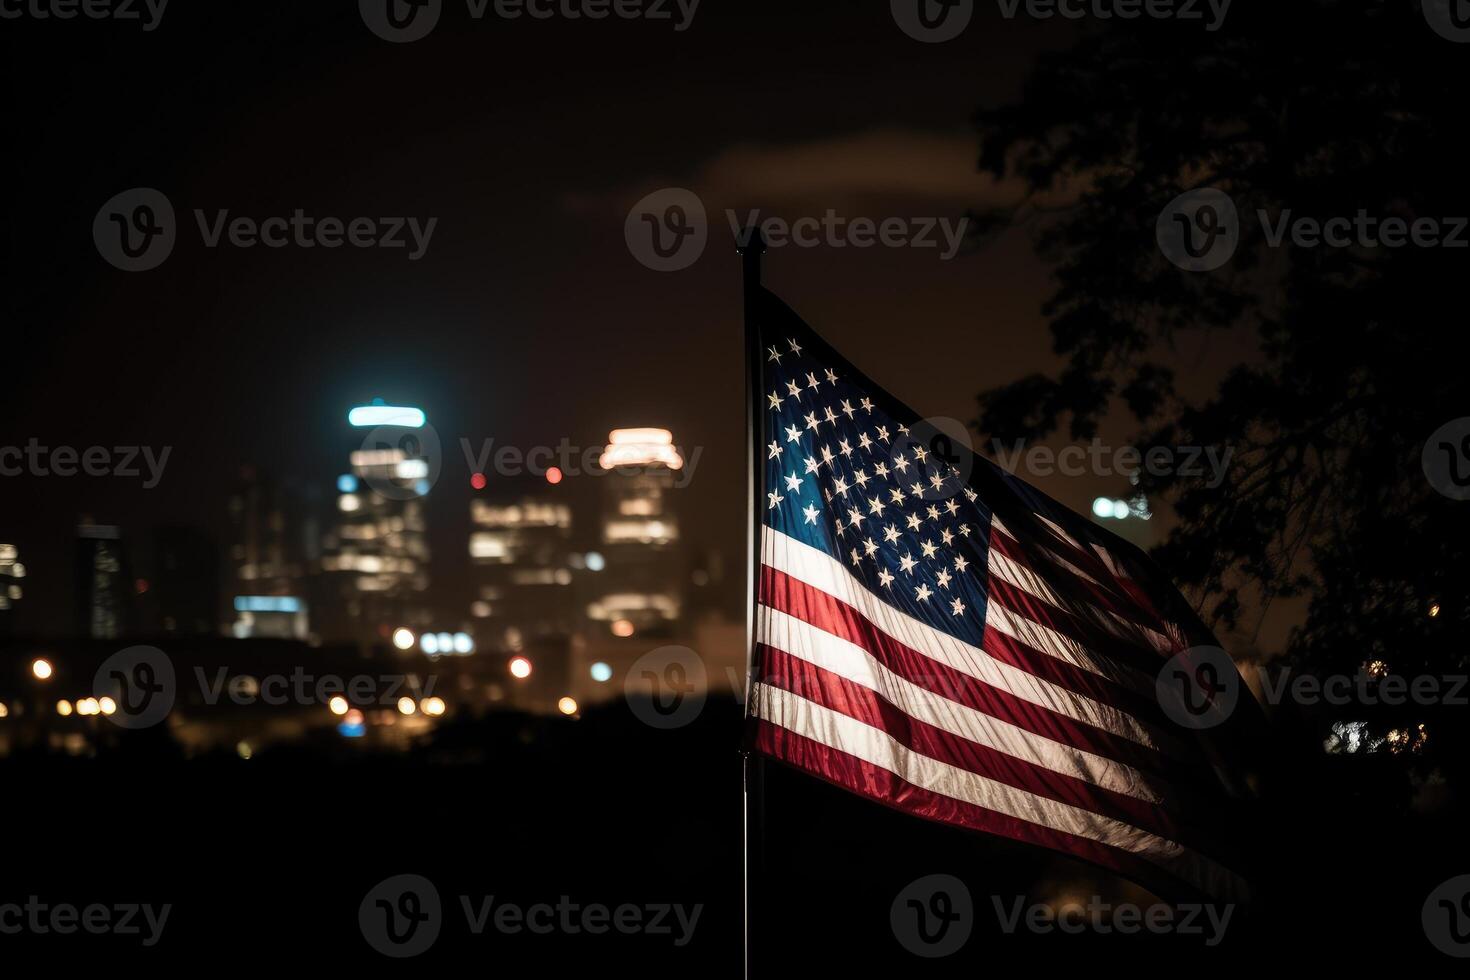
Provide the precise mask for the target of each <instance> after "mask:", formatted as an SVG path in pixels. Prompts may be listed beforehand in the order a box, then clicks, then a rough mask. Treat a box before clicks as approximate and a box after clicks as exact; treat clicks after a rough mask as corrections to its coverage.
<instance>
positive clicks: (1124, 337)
mask: <svg viewBox="0 0 1470 980" xmlns="http://www.w3.org/2000/svg"><path fill="white" fill-rule="evenodd" d="M1467 71H1470V44H1465V45H1462V44H1455V43H1451V42H1450V41H1448V40H1446V39H1445V38H1443V37H1441V36H1439V35H1438V34H1437V33H1436V32H1434V31H1433V30H1431V29H1430V27H1429V26H1428V24H1427V23H1426V18H1425V15H1424V13H1423V12H1422V11H1421V9H1420V4H1419V3H1418V2H1389V0H1385V2H1370V3H1363V2H1361V0H1359V2H1348V0H1310V2H1298V3H1292V4H1274V5H1262V4H1257V5H1254V8H1253V9H1249V10H1247V9H1245V8H1244V7H1243V6H1240V7H1238V8H1236V9H1232V10H1231V12H1230V15H1229V19H1228V20H1227V21H1226V23H1225V25H1224V26H1223V28H1222V29H1221V30H1219V31H1217V32H1214V33H1207V32H1205V31H1204V30H1203V29H1201V28H1198V27H1193V28H1191V27H1186V26H1184V25H1183V24H1181V23H1179V22H1150V21H1146V20H1141V21H1129V22H1115V23H1114V24H1113V25H1112V26H1106V27H1102V28H1100V29H1095V30H1091V31H1089V32H1088V33H1087V34H1086V35H1085V36H1084V37H1083V39H1082V40H1081V41H1080V42H1079V43H1077V44H1076V45H1074V46H1073V47H1071V48H1070V49H1068V50H1064V51H1059V52H1055V53H1052V54H1049V55H1047V56H1044V57H1043V58H1042V59H1041V60H1040V61H1039V62H1038V65H1037V67H1036V69H1035V70H1034V71H1033V73H1032V74H1031V76H1030V77H1029V79H1028V81H1027V84H1026V85H1025V87H1024V89H1023V91H1022V94H1021V95H1020V97H1019V98H1018V99H1017V100H1016V101H1015V102H1014V103H1012V104H1007V105H1001V106H997V107H989V108H986V109H983V110H981V111H980V112H979V113H978V114H977V117H976V122H977V126H978V129H979V134H980V145H981V155H980V163H981V168H982V170H984V171H986V172H988V173H990V174H992V175H994V176H995V177H997V178H1006V179H1009V180H1013V181H1018V182H1020V183H1021V184H1022V185H1023V186H1024V187H1025V189H1026V191H1027V198H1026V202H1025V203H1024V204H1022V205H1021V206H1020V207H1018V208H1015V209H1012V210H1010V211H1007V212H1000V213H997V212H990V213H986V214H983V215H979V216H978V217H980V218H981V220H982V224H983V225H984V226H985V227H990V228H993V227H995V226H996V225H997V224H998V223H1003V222H1011V223H1014V222H1016V221H1019V220H1020V219H1021V217H1022V216H1023V215H1029V216H1030V220H1031V221H1032V222H1033V223H1034V224H1035V226H1036V229H1037V231H1036V237H1037V244H1038V248H1039V250H1040V252H1041V254H1042V255H1043V256H1044V257H1045V258H1046V259H1047V260H1048V261H1049V262H1051V263H1052V264H1053V265H1054V267H1055V281H1056V289H1055V292H1054V293H1053V295H1052V296H1051V297H1050V298H1049V300H1048V302H1047V303H1046V305H1045V307H1044V312H1045V314H1046V316H1047V317H1048V319H1049V323H1050V328H1051V332H1052V336H1053V339H1054V349H1055V351H1056V353H1057V354H1058V355H1059V356H1060V357H1061V358H1062V359H1063V365H1062V367H1061V368H1060V370H1059V371H1057V372H1055V373H1054V374H1033V375H1031V376H1028V377H1024V378H1020V379H1018V380H1016V381H1014V382H1012V383H1010V384H1007V385H1004V386H1002V387H999V388H995V389H992V390H988V391H985V392H983V393H982V394H981V396H980V416H979V419H978V420H977V423H976V424H977V427H978V428H979V429H980V430H981V431H982V432H983V433H985V434H987V435H989V436H993V437H996V438H999V439H1002V440H1014V439H1035V438H1040V437H1044V436H1047V435H1049V434H1052V433H1055V432H1059V431H1065V432H1068V433H1070V435H1071V436H1072V437H1073V438H1090V437H1091V436H1092V435H1093V434H1094V433H1095V432H1096V431H1097V427H1098V424H1099V421H1100V420H1101V419H1102V418H1103V417H1104V416H1105V415H1106V414H1107V413H1109V412H1112V411H1114V410H1119V411H1122V410H1126V412H1127V413H1129V415H1130V416H1131V418H1132V419H1133V420H1134V423H1135V426H1136V428H1137V430H1138V434H1137V442H1138V445H1140V446H1144V447H1146V446H1155V445H1159V446H1180V445H1192V446H1220V447H1224V446H1230V447H1233V448H1234V449H1235V456H1234V462H1233V465H1232V466H1231V467H1230V469H1229V470H1228V473H1227V474H1226V479H1225V481H1224V482H1223V483H1221V484H1220V485H1219V486H1217V487H1213V488H1212V487H1210V486H1207V485H1206V483H1207V480H1206V478H1202V477H1190V476H1187V475H1182V474H1171V475H1167V476H1154V475H1150V474H1148V473H1146V472H1145V473H1143V474H1141V476H1140V483H1139V485H1138V487H1137V488H1136V489H1137V491H1139V492H1142V493H1145V494H1147V495H1148V496H1150V497H1151V498H1156V499H1163V500H1167V501H1168V502H1170V503H1171V504H1172V505H1173V508H1174V510H1175V512H1176V514H1177V517H1178V520H1179V523H1178V526H1177V527H1176V528H1175V529H1174V530H1172V531H1171V532H1170V534H1169V535H1168V536H1167V538H1166V540H1165V541H1164V542H1163V543H1162V544H1161V545H1160V546H1158V547H1157V548H1156V549H1155V557H1157V558H1158V559H1159V560H1160V561H1161V562H1162V563H1163V565H1164V566H1165V568H1166V569H1167V570H1168V571H1169V572H1170V573H1171V574H1172V575H1173V576H1174V578H1175V581H1176V582H1178V583H1180V584H1181V586H1182V587H1184V588H1185V590H1186V592H1187V593H1188V594H1190V595H1191V596H1192V597H1193V598H1194V599H1195V601H1197V602H1198V604H1199V606H1200V609H1201V612H1202V613H1203V614H1204V615H1205V616H1206V619H1207V620H1208V621H1211V622H1212V623H1213V624H1214V625H1215V626H1217V627H1222V628H1225V629H1232V628H1240V629H1244V630H1245V631H1247V632H1249V631H1250V629H1251V628H1252V626H1253V624H1254V623H1255V622H1258V620H1257V617H1259V616H1261V615H1263V610H1264V609H1265V608H1266V607H1267V606H1268V605H1269V604H1270V603H1271V601H1272V600H1273V599H1277V598H1279V597H1290V596H1303V597H1305V598H1306V599H1307V600H1308V601H1307V603H1306V607H1307V613H1306V615H1305V618H1304V620H1303V621H1302V622H1301V624H1300V625H1299V626H1298V627H1296V628H1295V629H1294V630H1293V632H1292V635H1291V637H1290V640H1289V641H1288V643H1287V649H1286V651H1285V652H1286V653H1288V654H1289V655H1290V656H1291V658H1292V661H1293V662H1294V663H1295V664H1297V665H1299V666H1301V667H1304V668H1309V669H1311V670H1313V671H1314V672H1332V673H1345V674H1348V675H1355V674H1357V673H1358V672H1359V670H1360V668H1361V666H1362V664H1364V663H1365V662H1370V661H1374V660H1381V661H1383V662H1385V663H1386V664H1387V665H1388V667H1389V669H1390V670H1391V671H1392V672H1393V673H1394V674H1397V675H1406V676H1412V675H1417V674H1422V673H1429V674H1435V675H1443V674H1446V673H1455V672H1460V673H1463V672H1464V671H1463V669H1464V667H1465V660H1466V649H1467V647H1466V643H1465V638H1466V629H1465V625H1466V617H1465V614H1464V612H1463V606H1464V597H1465V594H1466V585H1467V575H1470V572H1467V569H1470V534H1467V532H1470V501H1464V502H1461V501H1457V500H1453V499H1450V498H1449V497H1448V496H1446V495H1444V494H1442V493H1440V492H1439V491H1437V490H1436V489H1435V488H1434V487H1433V486H1431V484H1430V482H1429V480H1428V479H1427V478H1426V474H1425V471H1424V469H1423V466H1422V463H1421V453H1422V452H1423V451H1424V450H1425V445H1426V440H1428V439H1429V437H1430V435H1431V434H1432V433H1434V432H1435V431H1436V430H1437V429H1439V428H1440V427H1441V426H1442V425H1444V424H1445V423H1447V422H1450V421H1451V420H1453V419H1455V418H1457V417H1460V416H1466V415H1470V398H1467V393H1470V385H1467V384H1466V379H1465V374H1466V365H1467V362H1466V355H1467V343H1466V339H1465V333H1466V330H1465V327H1464V325H1463V314H1462V313H1461V309H1462V307H1463V297H1464V292H1463V290H1464V284H1465V282H1466V281H1467V273H1470V249H1467V248H1466V247H1465V246H1466V244H1467V242H1470V231H1466V230H1465V229H1464V228H1463V227H1462V222H1455V221H1453V220H1452V219H1454V218H1455V217H1456V216H1464V215H1467V214H1470V200H1467V197H1470V194H1467V180H1466V173H1465V163H1466V157H1465V155H1464V152H1463V149H1462V147H1461V143H1462V142H1463V138H1462V135H1461V134H1462V133H1463V131H1464V127H1465V120H1466V109H1465V106H1466V99H1465V96H1464V92H1463V80H1464V78H1465V77H1466V72H1467ZM1201 188H1213V189H1216V190H1219V191H1223V192H1225V193H1226V194H1228V195H1229V197H1230V199H1231V200H1232V201H1233V202H1234V205H1235V207H1236V209H1237V211H1238V213H1239V218H1240V220H1239V234H1238V241H1237V242H1236V248H1235V252H1234V255H1233V258H1231V259H1230V260H1229V262H1228V263H1226V264H1225V265H1224V266H1222V267H1221V268H1219V269H1217V270H1215V271H1210V272H1192V271H1186V270H1184V269H1181V268H1179V267H1178V266H1176V265H1175V264H1174V263H1172V262H1171V261H1169V260H1168V259H1167V258H1166V257H1165V255H1164V254H1163V252H1162V251H1161V249H1160V245H1159V242H1158V241H1157V240H1156V223H1157V221H1158V220H1159V218H1160V215H1161V214H1163V213H1164V211H1165V208H1166V207H1167V206H1168V205H1169V204H1170V202H1171V201H1173V200H1174V199H1175V198H1176V197H1178V196H1179V195H1181V194H1184V193H1186V192H1189V191H1193V190H1197V189H1201ZM1059 196H1060V197H1062V198H1063V199H1064V200H1065V202H1066V203H1064V204H1062V205H1053V206H1051V207H1049V208H1047V209H1041V208H1038V207H1037V202H1040V201H1043V200H1053V201H1054V200H1055V199H1056V198H1057V197H1059ZM1288 212H1289V214H1290V217H1291V219H1292V220H1295V219H1300V218H1312V219H1316V220H1318V221H1324V220H1326V219H1329V218H1333V217H1347V218H1352V219H1354V220H1356V217H1357V215H1358V214H1359V213H1360V212H1361V213H1363V214H1364V215H1366V216H1372V217H1376V218H1378V219H1384V218H1389V217H1398V218H1402V219H1405V221H1406V223H1412V222H1414V221H1415V220H1417V219H1434V220H1435V221H1436V222H1439V226H1440V229H1441V232H1442V233H1443V234H1444V235H1449V234H1451V233H1452V232H1456V231H1458V236H1459V245H1458V247H1450V246H1439V247H1422V246H1417V245H1414V244H1405V245H1402V246H1400V247H1388V246H1385V245H1382V244H1377V245H1376V247H1375V244H1373V243H1370V242H1359V243H1356V244H1354V245H1352V246H1349V247H1315V248H1310V247H1300V246H1298V245H1294V244H1293V243H1292V242H1291V241H1290V240H1289V239H1288V240H1287V241H1285V242H1282V243H1281V244H1280V245H1273V243H1272V242H1271V241H1270V239H1269V237H1268V235H1267V233H1266V232H1267V230H1271V231H1272V233H1273V234H1274V229H1275V228H1276V227H1277V226H1278V225H1279V222H1280V220H1281V217H1282V215H1283V214H1286V213H1288ZM1263 221H1264V222H1265V223H1266V224H1264V225H1263ZM1421 227H1427V226H1421ZM1379 230H1380V231H1381V230H1382V229H1379ZM1354 233H1356V232H1355V231H1354ZM1201 345H1208V346H1204V347H1202V346H1201ZM1185 349H1204V350H1207V351H1208V352H1209V354H1208V357H1209V358H1210V362H1209V363H1210V365H1211V367H1213V368H1214V369H1216V370H1217V372H1218V377H1219V379H1220V380H1219V383H1218V385H1217V386H1212V387H1211V390H1207V391H1201V390H1197V389H1198V388H1199V386H1198V385H1195V386H1193V388H1191V387H1189V386H1186V385H1183V384H1181V383H1180V382H1179V381H1178V380H1177V378H1176V367H1177V366H1178V365H1179V364H1180V363H1181V358H1182V357H1183V354H1182V352H1183V351H1184V350H1185ZM1231 352H1234V353H1231ZM1240 352H1243V353H1240ZM1466 448H1467V449H1470V447H1466ZM1440 451H1444V452H1447V453H1448V452H1450V450H1446V449H1442V448H1440V447H1431V452H1440ZM1467 455H1470V453H1467ZM1462 465H1470V459H1466V460H1465V461H1464V462H1463V463H1462ZM1431 613H1433V615H1431ZM1464 710H1465V709H1463V708H1462V709H1460V711H1461V712H1462V713H1463V711H1464ZM1423 717H1424V713H1423V712H1419V713H1418V714H1414V713H1413V712H1407V713H1406V714H1405V718H1404V719H1403V720H1404V723H1406V724H1407V723H1408V722H1410V721H1414V720H1415V719H1418V720H1422V718H1423ZM1385 724H1390V725H1391V724H1392V723H1388V722H1386V723H1385ZM1445 733H1446V734H1447V733H1448V729H1445Z"/></svg>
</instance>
